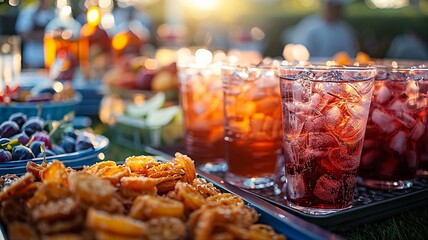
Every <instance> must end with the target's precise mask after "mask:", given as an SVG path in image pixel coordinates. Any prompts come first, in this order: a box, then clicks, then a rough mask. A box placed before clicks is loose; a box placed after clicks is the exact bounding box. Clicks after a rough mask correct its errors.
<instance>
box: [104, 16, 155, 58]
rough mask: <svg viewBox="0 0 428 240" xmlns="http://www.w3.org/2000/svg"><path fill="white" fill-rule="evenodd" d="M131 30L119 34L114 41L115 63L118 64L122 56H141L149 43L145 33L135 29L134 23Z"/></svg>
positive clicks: (131, 24)
mask: <svg viewBox="0 0 428 240" xmlns="http://www.w3.org/2000/svg"><path fill="white" fill-rule="evenodd" d="M129 26H130V27H129V28H128V29H125V30H123V31H120V32H119V33H117V34H116V35H115V36H114V37H113V39H112V47H113V61H114V62H117V61H118V60H119V59H120V58H121V57H122V56H125V55H133V56H139V55H140V49H141V47H142V46H143V45H144V44H146V43H147V42H148V39H147V36H145V33H144V32H139V30H138V28H137V27H135V28H133V27H132V26H133V23H132V21H131V22H130V23H129Z"/></svg>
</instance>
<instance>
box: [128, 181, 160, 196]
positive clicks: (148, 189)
mask: <svg viewBox="0 0 428 240" xmlns="http://www.w3.org/2000/svg"><path fill="white" fill-rule="evenodd" d="M158 183H159V181H158V180H157V179H155V178H149V177H123V178H121V179H120V187H121V188H123V189H126V190H129V191H133V192H137V193H139V194H144V193H145V194H150V195H151V194H152V193H156V192H157V189H156V185H157V184H158Z"/></svg>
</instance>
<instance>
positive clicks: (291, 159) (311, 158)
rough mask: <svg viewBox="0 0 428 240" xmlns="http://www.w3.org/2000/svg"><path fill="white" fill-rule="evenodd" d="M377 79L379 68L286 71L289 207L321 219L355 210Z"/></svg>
mask: <svg viewBox="0 0 428 240" xmlns="http://www.w3.org/2000/svg"><path fill="white" fill-rule="evenodd" d="M375 73H376V68H375V67H345V66H325V65H305V66H282V67H281V72H280V81H281V82H280V86H281V97H282V101H281V104H282V112H283V129H284V141H283V150H284V155H285V177H286V180H287V183H286V187H285V196H286V198H287V204H288V205H289V206H290V207H293V208H295V209H298V210H301V211H304V212H307V213H311V214H317V215H319V214H328V213H331V212H336V211H339V210H342V209H346V208H349V207H350V206H351V204H352V198H353V196H354V188H355V184H356V182H357V171H358V167H359V164H360V157H361V150H362V147H363V140H364V132H365V130H366V122H367V116H368V112H369V107H370V101H371V94H372V90H373V79H374V76H375Z"/></svg>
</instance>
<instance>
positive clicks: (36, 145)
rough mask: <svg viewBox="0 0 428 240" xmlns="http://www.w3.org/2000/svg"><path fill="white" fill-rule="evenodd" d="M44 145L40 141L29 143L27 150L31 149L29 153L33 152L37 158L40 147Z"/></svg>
mask: <svg viewBox="0 0 428 240" xmlns="http://www.w3.org/2000/svg"><path fill="white" fill-rule="evenodd" d="M43 144H44V142H42V141H38V140H36V141H33V142H31V143H30V146H29V148H30V149H31V151H32V152H33V154H34V156H38V155H39V153H40V152H41V149H40V147H41V146H42V145H43Z"/></svg>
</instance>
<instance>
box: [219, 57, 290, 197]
mask: <svg viewBox="0 0 428 240" xmlns="http://www.w3.org/2000/svg"><path fill="white" fill-rule="evenodd" d="M222 81H223V91H224V113H225V116H224V117H225V121H224V124H225V144H226V153H225V156H226V161H227V163H228V171H227V172H226V175H225V180H226V181H227V182H229V183H231V184H233V185H236V186H238V187H242V188H247V189H259V188H265V187H269V186H273V185H274V183H275V177H276V176H275V173H276V163H277V161H278V160H279V158H280V155H281V142H282V126H281V124H282V123H281V107H280V105H281V98H280V91H279V78H278V67H277V66H274V65H273V64H272V65H271V64H262V65H258V66H252V65H249V66H224V67H223V68H222Z"/></svg>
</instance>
